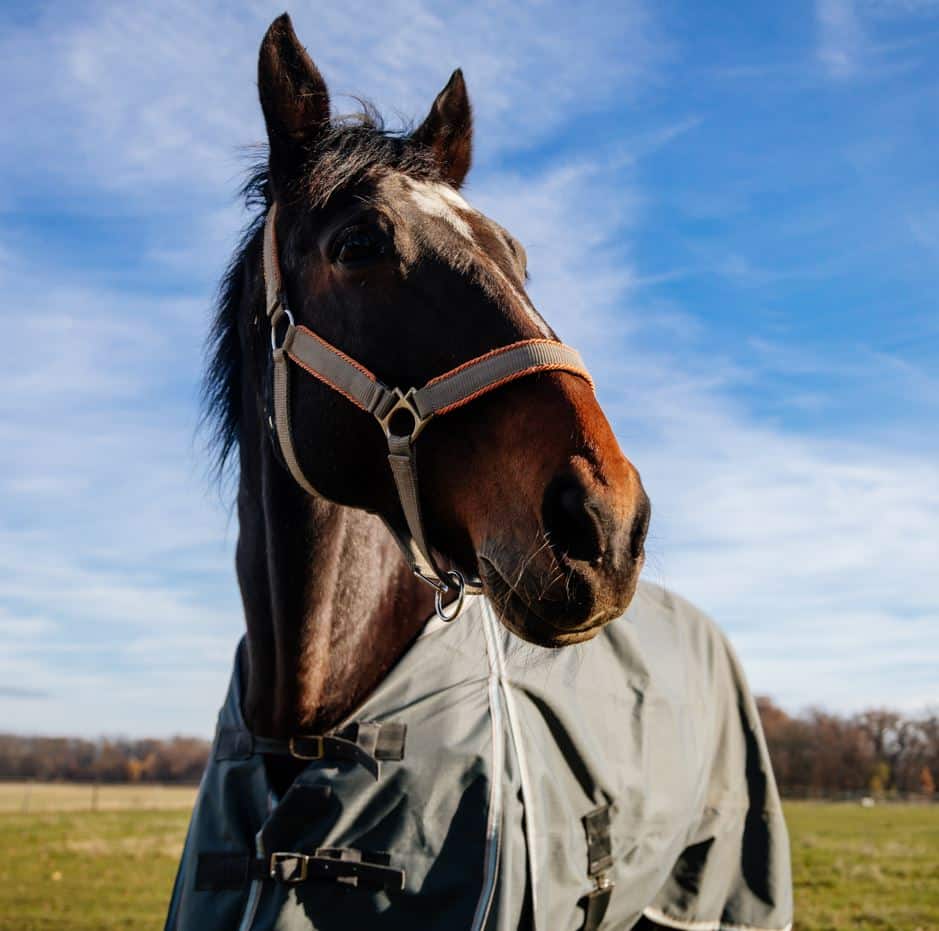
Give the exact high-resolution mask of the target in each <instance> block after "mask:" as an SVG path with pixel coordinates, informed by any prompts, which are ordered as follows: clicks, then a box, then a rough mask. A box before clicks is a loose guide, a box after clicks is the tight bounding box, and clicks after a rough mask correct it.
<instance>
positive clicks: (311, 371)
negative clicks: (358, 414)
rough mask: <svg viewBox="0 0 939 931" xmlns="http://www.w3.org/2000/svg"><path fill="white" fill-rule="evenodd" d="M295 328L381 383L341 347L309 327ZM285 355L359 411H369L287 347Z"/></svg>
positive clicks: (372, 379) (378, 382) (366, 375)
mask: <svg viewBox="0 0 939 931" xmlns="http://www.w3.org/2000/svg"><path fill="white" fill-rule="evenodd" d="M296 329H297V330H303V332H304V333H305V334H306V335H307V336H309V337H311V338H312V339H315V340H316V341H317V342H318V343H319V344H320V345H321V346H325V347H326V348H327V349H328V350H329V351H330V352H334V353H335V354H336V355H337V356H339V357H340V358H341V359H343V361H345V362H348V363H349V365H351V366H352V367H353V368H354V369H358V370H359V371H360V372H361V373H362V374H363V375H364V376H365V377H366V378H368V379H369V380H370V381H373V382H375V384H376V385H380V384H381V382H380V381H379V380H378V379H377V378H376V377H375V376H374V375H373V374H372V373H371V372H370V371H369V370H368V369H367V368H366V367H365V366H364V365H362V364H361V363H360V362H356V361H355V359H353V358H351V357H350V356H347V355H346V354H345V353H344V352H343V351H342V350H341V349H337V348H336V347H335V346H334V345H333V344H332V343H330V342H327V341H326V340H325V339H323V337H322V336H317V335H316V333H314V332H313V331H312V330H311V329H310V328H309V327H306V326H302V325H301V326H298V327H296ZM287 355H288V356H289V357H290V358H291V359H292V360H293V361H294V362H295V363H296V364H297V365H299V366H300V368H302V369H303V371H304V372H306V373H307V374H309V375H312V376H313V377H314V378H316V379H318V380H319V381H321V382H322V383H323V384H324V385H328V386H329V387H330V388H332V389H333V391H335V392H336V393H337V394H341V395H342V396H343V397H344V398H346V399H348V400H349V401H351V402H352V403H353V404H354V405H355V406H356V407H357V408H358V409H359V410H360V411H365V412H366V413H369V410H368V408H366V407H365V406H363V405H362V404H360V403H359V402H358V401H357V400H356V399H355V398H354V397H352V395H351V394H349V392H347V391H343V389H342V388H340V387H339V386H338V385H336V384H333V382H331V381H330V380H329V379H328V378H326V376H325V375H322V374H321V373H320V372H317V371H316V369H312V368H310V366H308V365H307V364H306V363H305V362H304V361H303V360H302V359H300V358H298V357H297V356H295V355H294V354H293V353H292V352H291V351H290V350H289V349H287Z"/></svg>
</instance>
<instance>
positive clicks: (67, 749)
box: [0, 698, 939, 798]
mask: <svg viewBox="0 0 939 931" xmlns="http://www.w3.org/2000/svg"><path fill="white" fill-rule="evenodd" d="M757 705H758V707H759V709H760V716H761V718H762V720H763V729H764V731H765V733H766V741H767V743H768V745H769V749H770V756H771V757H772V760H773V767H774V769H775V773H776V781H777V782H778V784H779V789H780V791H781V792H782V794H783V795H784V796H790V797H792V796H817V797H837V796H861V795H874V796H923V797H927V798H932V797H933V795H934V793H935V791H936V784H937V782H939V710H937V711H933V712H926V713H923V714H921V715H918V716H917V715H903V714H900V713H899V712H896V711H890V710H888V709H871V710H869V711H863V712H861V713H860V714H855V715H850V716H842V715H837V714H831V713H829V712H826V711H821V710H817V709H813V710H810V711H807V712H805V713H803V714H800V715H797V716H794V717H793V716H790V715H789V714H787V713H786V712H785V711H783V710H782V709H781V708H778V707H777V706H776V705H774V704H773V702H772V701H771V700H770V699H768V698H760V699H758V700H757ZM208 755H209V744H208V742H207V741H205V740H200V739H198V738H194V737H173V738H171V739H168V740H108V739H101V740H84V739H80V738H74V737H21V736H17V735H13V734H6V735H3V734H0V780H37V781H55V780H67V781H78V782H159V783H197V782H198V781H199V779H200V777H201V775H202V770H203V768H204V767H205V764H206V760H207V759H208Z"/></svg>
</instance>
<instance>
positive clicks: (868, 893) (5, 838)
mask: <svg viewBox="0 0 939 931" xmlns="http://www.w3.org/2000/svg"><path fill="white" fill-rule="evenodd" d="M194 794H195V793H194V790H193V789H179V788H161V787H148V786H143V787H140V786H114V787H105V786H102V787H101V789H100V791H99V792H98V794H97V798H94V796H93V790H92V788H91V787H89V786H39V785H37V786H34V787H32V789H31V791H30V792H28V793H27V791H26V787H24V786H22V785H15V784H7V785H3V784H0V929H2V931H14V929H15V931H53V929H54V931H109V929H116V928H134V929H142V931H145V929H159V928H161V927H162V921H163V917H164V911H165V908H166V901H167V897H168V896H169V892H170V888H171V886H172V882H173V876H174V875H175V870H176V860H177V858H178V856H179V852H180V850H181V849H182V843H183V837H184V835H185V832H186V824H187V821H188V817H189V807H190V805H191V804H192V800H193V797H194ZM24 804H25V806H26V809H27V810H26V811H24V810H23V808H24ZM93 805H96V806H97V808H96V810H92V806H93ZM786 811H787V815H788V819H789V827H790V831H791V834H792V850H793V868H794V872H795V881H796V916H797V920H796V929H797V931H847V929H851V931H862V929H863V931H868V929H869V931H939V805H934V806H931V807H926V806H922V805H909V806H906V805H880V806H877V807H875V808H872V809H862V808H861V807H860V806H858V805H854V804H848V803H845V804H821V803H814V802H791V803H789V804H788V805H787V806H786ZM356 931H358V929H356Z"/></svg>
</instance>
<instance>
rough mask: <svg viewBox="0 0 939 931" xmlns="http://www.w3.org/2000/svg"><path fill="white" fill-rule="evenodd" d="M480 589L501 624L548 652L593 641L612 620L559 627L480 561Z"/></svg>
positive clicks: (487, 562)
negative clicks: (546, 649) (481, 584)
mask: <svg viewBox="0 0 939 931" xmlns="http://www.w3.org/2000/svg"><path fill="white" fill-rule="evenodd" d="M479 565H480V569H481V576H482V581H483V588H484V592H485V594H486V596H487V597H488V598H489V600H490V602H491V603H492V605H493V607H494V608H495V611H496V613H497V615H498V616H499V620H500V621H501V622H502V625H503V626H504V627H505V628H506V629H507V630H509V631H511V633H513V634H515V636H517V637H520V638H521V639H522V640H524V641H526V642H527V643H531V644H533V645H535V646H539V647H546V648H549V649H560V648H561V647H567V646H573V645H574V644H577V643H585V642H586V641H588V640H592V639H593V638H594V637H596V635H597V634H598V633H599V632H600V631H601V629H602V628H603V627H604V626H605V625H606V624H607V623H608V622H609V621H611V620H612V619H613V618H612V617H606V616H603V615H600V616H594V617H591V618H589V619H588V620H587V621H585V622H584V623H582V624H578V625H576V626H571V627H561V626H559V625H558V624H556V623H552V622H551V621H550V620H548V619H546V618H545V617H543V616H542V615H541V614H539V613H538V611H537V609H536V607H535V606H534V605H532V604H531V603H529V602H528V601H527V600H526V599H525V598H523V597H522V596H521V595H520V594H519V593H518V592H517V591H516V590H515V589H514V588H513V587H512V586H511V585H510V584H509V583H508V582H507V581H506V580H505V578H504V576H503V575H502V573H501V572H499V570H498V569H496V567H495V566H494V565H493V563H492V562H491V561H490V560H488V559H486V557H481V558H480V560H479Z"/></svg>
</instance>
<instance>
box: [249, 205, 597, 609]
mask: <svg viewBox="0 0 939 931" xmlns="http://www.w3.org/2000/svg"><path fill="white" fill-rule="evenodd" d="M276 216H277V204H276V203H274V204H272V205H271V208H270V210H269V211H268V214H267V219H266V220H265V224H264V287H265V291H266V303H267V317H268V320H269V321H270V327H271V355H272V360H273V372H274V374H273V382H274V384H273V396H274V397H273V400H274V417H273V420H272V421H270V426H271V428H272V430H273V432H274V434H275V436H276V439H277V443H278V445H279V447H280V452H281V455H282V457H283V460H284V463H285V464H286V466H287V468H288V469H289V470H290V474H291V475H292V476H293V477H294V480H295V481H296V482H297V484H298V485H299V486H300V487H301V488H302V489H303V490H304V491H306V492H307V493H308V494H310V495H313V496H315V497H321V495H319V493H318V492H317V491H316V489H315V488H314V487H313V486H312V485H311V484H310V482H309V480H308V479H307V477H306V476H305V475H304V474H303V469H301V468H300V463H299V461H298V460H297V455H296V452H295V450H294V445H293V433H292V430H291V425H290V370H289V365H288V361H292V362H293V363H294V364H295V365H297V366H298V367H299V368H301V369H303V370H304V371H305V372H307V373H309V374H310V375H312V376H313V377H314V378H317V379H319V380H320V381H321V382H323V383H324V384H326V385H328V386H329V387H330V388H332V389H333V390H334V391H336V392H338V393H339V394H341V395H342V396H343V397H344V398H346V399H347V400H348V401H351V402H352V403H353V404H354V405H355V406H356V407H358V408H361V409H362V410H364V411H367V412H368V413H369V414H371V415H372V416H373V417H374V418H375V419H376V420H377V421H378V424H379V425H380V426H381V428H382V430H383V431H384V433H385V438H386V439H387V441H388V463H389V465H390V466H391V474H392V476H393V477H394V481H395V486H396V488H397V491H398V499H399V500H400V502H401V510H402V511H403V512H404V519H405V521H406V523H407V533H402V532H400V531H398V530H396V529H395V528H393V527H389V529H390V530H391V531H392V534H393V535H394V537H395V539H396V540H397V541H398V544H399V546H400V547H401V549H402V551H403V553H404V556H405V558H406V559H407V561H408V565H409V566H410V567H411V571H412V572H413V573H414V574H415V575H416V576H417V577H418V578H420V579H422V580H423V581H424V582H426V583H427V584H428V585H430V586H431V587H432V588H433V589H434V590H435V592H436V598H435V602H436V608H437V614H438V615H439V616H440V618H441V619H442V620H445V621H450V620H453V619H454V618H455V617H456V616H457V614H459V612H460V608H461V607H462V605H463V598H464V595H465V594H466V592H467V591H472V592H478V591H480V590H481V585H482V583H481V582H480V580H479V579H465V578H464V577H463V575H462V574H461V573H460V572H459V571H457V570H456V569H448V570H442V569H441V568H440V567H439V566H438V564H437V561H436V559H435V558H434V555H433V553H432V551H431V548H430V546H429V544H428V542H427V537H426V534H425V533H424V521H423V519H422V517H421V502H420V494H419V491H418V483H417V448H416V446H415V441H416V440H417V438H418V436H419V435H420V433H421V431H422V430H423V429H424V427H425V426H427V424H428V422H429V421H430V420H431V419H432V418H433V417H436V416H442V415H444V414H448V413H450V412H451V411H455V410H457V409H458V408H460V407H463V405H465V404H469V403H470V401H474V400H476V398H479V397H482V396H483V395H484V394H487V393H488V392H490V391H492V390H494V389H495V388H498V387H500V386H502V385H505V384H507V383H508V382H510V381H514V380H515V379H517V378H522V377H523V376H525V375H533V374H535V373H536V372H550V371H556V372H569V373H570V374H572V375H577V376H579V377H580V378H583V379H584V380H585V381H586V382H587V383H588V384H589V385H590V386H591V387H593V380H592V379H591V378H590V375H589V374H588V372H587V370H586V368H585V367H584V363H583V360H582V359H581V357H580V354H579V353H578V352H577V351H576V350H574V349H571V348H570V346H565V345H564V344H563V343H560V342H557V341H556V340H551V339H526V340H521V341H520V342H517V343H511V344H510V345H508V346H501V347H499V348H498V349H493V350H492V351H491V352H487V353H485V354H484V355H481V356H477V357H476V358H475V359H471V360H470V361H468V362H464V363H463V364H462V365H458V366H457V367H456V368H453V369H451V370H450V371H449V372H444V374H442V375H438V376H437V377H436V378H432V379H431V380H430V381H429V382H427V384H426V385H424V387H423V388H409V389H407V390H403V389H401V388H389V387H387V386H386V385H384V384H382V383H381V382H380V381H379V380H378V379H377V378H376V377H375V376H374V375H373V374H372V373H371V372H370V371H369V370H368V369H367V368H365V366H363V365H361V364H360V363H358V362H356V361H355V360H354V359H352V358H350V357H349V356H347V355H346V354H345V353H344V352H342V351H341V350H340V349H337V348H336V347H335V346H333V345H332V344H330V343H328V342H327V341H326V340H324V339H323V338H322V337H320V336H317V334H316V333H314V332H313V331H312V330H310V329H308V328H307V327H305V326H297V325H296V324H295V323H294V319H293V315H292V314H291V313H290V310H289V308H288V307H287V297H286V294H285V292H284V288H283V279H282V278H281V274H280V262H279V259H278V249H277V233H276V230H275V219H276ZM283 320H286V321H287V325H286V329H285V330H284V334H283V338H282V339H281V341H280V343H279V344H278V342H277V332H278V325H279V324H280V323H281V321H283ZM402 415H404V416H402ZM408 417H410V424H411V426H410V429H407V428H406V424H403V423H402V421H407V419H408ZM402 429H404V430H406V432H399V431H401V430H402ZM386 523H387V522H386ZM451 589H453V590H455V591H456V593H457V594H456V601H455V602H454V603H453V605H452V606H451V608H450V610H449V611H448V610H446V609H445V607H444V604H443V596H444V595H445V594H446V593H447V592H448V591H450V590H451Z"/></svg>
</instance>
